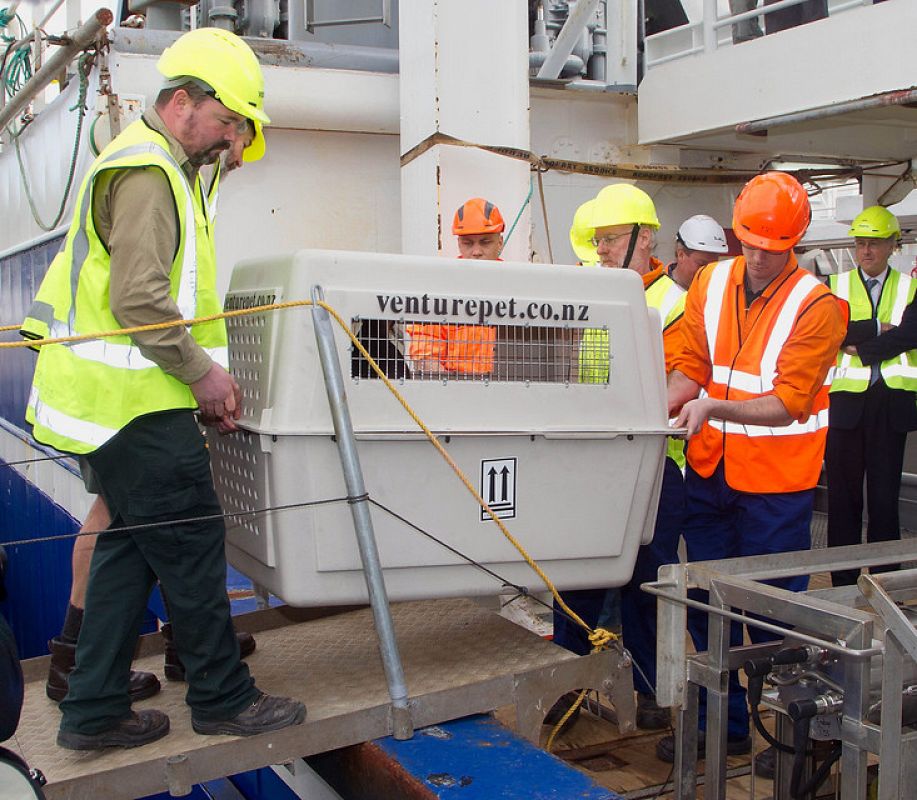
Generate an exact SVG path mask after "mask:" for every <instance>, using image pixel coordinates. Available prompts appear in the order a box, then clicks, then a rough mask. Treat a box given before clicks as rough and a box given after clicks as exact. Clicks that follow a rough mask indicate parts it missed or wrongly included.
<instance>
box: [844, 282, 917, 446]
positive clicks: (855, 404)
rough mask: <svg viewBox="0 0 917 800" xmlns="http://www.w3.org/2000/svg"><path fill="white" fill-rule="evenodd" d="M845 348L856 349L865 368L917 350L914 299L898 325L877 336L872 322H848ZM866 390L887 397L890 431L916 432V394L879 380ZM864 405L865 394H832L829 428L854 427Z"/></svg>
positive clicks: (869, 320) (916, 305)
mask: <svg viewBox="0 0 917 800" xmlns="http://www.w3.org/2000/svg"><path fill="white" fill-rule="evenodd" d="M847 345H855V346H856V348H857V353H858V354H859V356H860V360H861V361H862V362H863V364H865V365H866V366H872V365H873V364H878V363H880V362H882V361H885V360H886V359H889V358H894V357H895V356H899V355H901V353H904V352H906V351H908V350H914V349H915V348H917V299H915V300H914V302H912V303H911V304H910V305H908V307H907V308H906V309H904V314H903V315H902V317H901V324H900V325H898V326H897V327H896V328H892V329H891V330H890V331H886V332H885V333H882V334H879V335H878V336H877V335H876V321H875V320H874V319H864V320H856V321H852V322H850V323H849V324H848V326H847V338H846V339H844V343H843V345H842V346H845V347H846V346H847ZM869 391H870V392H883V393H884V394H885V395H886V398H885V399H886V401H887V407H886V408H887V412H888V422H889V427H891V429H892V430H896V431H902V432H903V431H913V430H917V395H915V393H914V392H905V391H902V390H900V389H889V388H888V387H887V386H886V385H885V382H884V381H883V380H882V379H881V378H880V379H879V382H878V384H876V385H875V386H872V387H871V388H870V390H869ZM864 403H865V392H832V393H831V408H830V412H829V413H830V424H831V426H832V427H835V428H841V429H844V430H850V429H852V428H855V427H857V426H858V425H859V424H860V419H861V417H862V414H863V405H864Z"/></svg>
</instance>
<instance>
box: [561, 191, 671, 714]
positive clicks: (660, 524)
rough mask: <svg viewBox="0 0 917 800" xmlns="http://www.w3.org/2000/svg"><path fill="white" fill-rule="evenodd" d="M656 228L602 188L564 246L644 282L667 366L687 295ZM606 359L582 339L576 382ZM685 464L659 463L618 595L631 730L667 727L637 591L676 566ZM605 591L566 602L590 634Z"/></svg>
mask: <svg viewBox="0 0 917 800" xmlns="http://www.w3.org/2000/svg"><path fill="white" fill-rule="evenodd" d="M658 229H659V218H658V217H657V216H656V207H655V205H654V204H653V200H652V198H651V197H650V196H649V195H648V194H647V193H646V192H644V191H643V190H642V189H639V188H637V187H636V186H632V185H630V184H627V183H615V184H612V185H610V186H606V187H605V188H604V189H602V190H601V191H600V192H599V193H598V194H597V195H596V196H595V197H594V198H593V199H591V200H588V201H587V202H585V203H584V204H583V205H581V206H580V207H579V209H578V210H577V212H576V214H575V215H574V219H573V225H572V226H571V228H570V243H571V245H572V246H573V249H574V251H575V252H576V254H577V256H578V257H579V258H580V260H581V261H582V262H583V263H584V264H598V265H599V266H601V267H605V268H611V269H630V270H633V271H634V272H636V273H638V274H639V275H640V276H641V277H642V279H643V285H644V290H645V292H646V302H647V305H648V306H649V307H651V308H655V309H656V310H657V311H658V312H659V320H660V324H661V327H662V337H663V343H664V348H665V352H666V364H667V365H668V364H669V362H670V354H673V353H675V352H677V350H678V349H679V347H680V342H681V338H680V323H681V317H682V315H683V313H684V304H685V301H684V298H685V291H684V289H682V288H681V287H680V286H679V285H678V284H677V283H675V281H673V280H672V279H671V278H670V277H669V275H668V273H667V271H666V269H665V266H664V265H663V264H662V262H661V261H659V260H658V259H656V258H654V257H653V246H654V244H655V236H656V231H657V230H658ZM596 354H601V357H590V356H594V355H596ZM607 354H608V332H607V331H603V330H598V329H590V330H586V331H584V332H583V340H582V344H581V347H580V369H579V377H580V380H581V381H582V382H584V383H603V382H605V381H607V380H608V355H607ZM683 463H684V448H683V446H682V443H681V442H675V441H673V442H672V443H671V445H670V447H669V455H668V457H667V458H666V462H665V471H664V473H663V484H662V494H661V496H660V501H659V512H658V514H657V517H656V528H655V533H654V536H653V541H652V542H651V543H650V544H648V545H644V546H643V547H641V548H640V550H639V552H638V555H637V561H636V563H635V565H634V574H633V577H632V579H631V582H630V583H629V584H628V585H627V586H625V587H624V588H623V589H622V590H621V624H622V629H623V633H624V643H625V646H626V647H627V648H628V649H629V650H630V651H631V653H632V655H633V659H634V665H635V669H634V686H635V687H636V689H637V725H638V726H639V727H641V728H644V729H649V730H660V729H666V728H668V727H669V726H670V725H671V716H670V714H669V711H668V709H665V708H660V707H659V706H658V704H657V703H656V698H655V693H656V692H655V683H656V610H655V609H656V604H655V600H654V599H653V597H652V596H651V595H648V594H646V593H644V592H641V591H640V588H639V585H640V583H642V582H646V581H651V580H655V579H656V575H657V570H658V568H659V566H660V565H661V564H669V563H675V562H677V561H678V538H679V535H680V533H681V521H682V517H683V515H684V506H685V494H684V481H683V480H682V474H681V468H680V465H682V464H683ZM604 592H605V590H602V589H584V590H580V591H575V592H567V593H565V595H564V597H565V600H566V601H567V602H568V604H570V605H571V607H572V608H573V609H574V610H575V611H576V612H577V613H578V614H580V616H582V617H583V619H585V620H586V621H587V622H588V623H589V624H590V625H592V626H593V627H594V626H595V625H596V624H597V623H598V622H599V616H600V614H601V613H602V607H603V605H604V603H605V600H606V598H605V593H604ZM554 624H555V630H554V641H555V643H557V644H560V645H562V646H564V647H566V648H567V649H569V650H572V651H573V652H576V653H580V654H584V653H587V652H589V649H590V648H589V643H588V641H587V640H586V639H585V638H584V637H583V636H582V635H581V633H580V631H579V628H577V627H576V626H572V625H570V624H569V622H568V621H567V620H566V619H565V618H564V617H563V616H562V615H560V614H555V623H554ZM557 710H558V711H559V710H560V709H557Z"/></svg>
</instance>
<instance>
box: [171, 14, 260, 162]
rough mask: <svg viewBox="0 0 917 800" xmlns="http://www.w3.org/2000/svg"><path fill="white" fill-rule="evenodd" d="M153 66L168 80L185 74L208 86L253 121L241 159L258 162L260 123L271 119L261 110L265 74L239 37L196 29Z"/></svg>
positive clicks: (219, 30)
mask: <svg viewBox="0 0 917 800" xmlns="http://www.w3.org/2000/svg"><path fill="white" fill-rule="evenodd" d="M156 67H157V69H158V70H159V71H160V72H161V73H162V74H163V75H164V76H165V77H166V78H167V79H168V80H170V81H174V80H175V79H178V78H183V77H188V78H195V79H197V80H199V81H203V82H204V83H206V84H207V85H208V86H210V87H211V88H212V89H213V94H214V98H215V99H217V100H219V101H220V102H221V103H222V104H223V105H224V106H226V108H228V109H229V110H230V111H235V112H236V114H240V115H241V116H243V117H247V118H248V119H250V120H251V121H252V123H253V124H254V128H255V138H254V139H253V140H252V143H251V144H250V145H249V146H248V147H246V148H245V151H244V152H243V153H242V158H243V159H244V160H245V161H257V160H258V159H259V158H261V157H262V156H263V155H264V133H263V131H262V126H263V125H267V124H269V123H270V121H271V120H270V118H269V117H268V115H267V114H265V113H264V75H262V73H261V66H260V64H258V59H257V57H256V56H255V54H254V52H253V51H252V49H251V48H250V47H249V46H248V45H247V44H246V43H245V42H244V41H243V40H242V39H241V38H240V37H238V36H236V35H235V34H234V33H230V32H229V31H225V30H222V29H221V28H198V29H197V30H194V31H190V32H189V33H186V34H184V35H182V36H180V37H179V38H178V39H176V40H175V43H174V44H173V45H172V46H171V47H167V48H166V49H165V50H164V51H163V53H162V55H161V56H160V57H159V61H158V62H157V63H156Z"/></svg>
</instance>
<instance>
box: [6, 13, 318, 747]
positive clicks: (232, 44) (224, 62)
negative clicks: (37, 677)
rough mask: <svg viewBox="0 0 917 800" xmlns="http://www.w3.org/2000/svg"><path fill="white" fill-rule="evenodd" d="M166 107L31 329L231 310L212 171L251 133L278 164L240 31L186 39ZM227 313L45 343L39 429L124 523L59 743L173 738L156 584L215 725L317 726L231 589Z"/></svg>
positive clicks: (96, 326)
mask: <svg viewBox="0 0 917 800" xmlns="http://www.w3.org/2000/svg"><path fill="white" fill-rule="evenodd" d="M157 67H158V69H159V71H160V72H161V73H162V74H163V76H164V77H165V78H166V84H165V86H164V88H163V89H162V91H161V92H160V93H159V95H158V97H157V99H156V102H155V106H154V108H152V109H149V110H148V111H147V112H145V113H144V115H143V118H142V119H141V120H138V121H137V122H135V123H133V124H132V125H130V126H128V127H127V128H126V129H125V130H124V131H123V132H122V133H121V134H120V135H119V136H118V137H116V138H115V139H114V140H113V141H112V142H111V144H109V145H108V146H107V147H106V148H105V149H104V150H103V151H102V153H101V154H100V155H99V157H98V158H97V159H96V161H95V162H94V164H93V165H92V167H91V168H90V171H89V174H88V175H87V177H86V178H85V179H84V181H83V183H82V186H81V188H80V192H79V195H78V197H77V201H76V213H75V215H74V219H73V222H72V223H71V227H70V230H69V232H68V234H67V238H66V240H65V242H64V245H63V247H62V249H61V251H60V253H59V254H58V255H57V257H56V258H55V260H54V261H53V262H52V264H51V266H50V267H49V269H48V273H47V275H46V276H45V279H44V281H43V282H42V285H41V287H40V289H39V291H38V295H37V297H36V300H35V302H34V303H33V306H32V309H31V310H30V312H29V318H28V319H27V320H26V322H25V323H24V326H23V333H24V334H25V335H28V336H33V337H46V336H49V335H50V336H59V335H81V334H91V333H95V332H97V331H106V330H113V329H117V328H120V327H122V326H135V325H143V324H147V323H154V322H162V321H171V320H179V319H192V318H195V317H201V316H208V315H211V314H214V313H217V312H219V311H220V310H221V303H220V300H219V297H218V295H217V291H216V258H215V253H214V240H213V226H212V224H211V221H212V205H213V202H214V199H215V198H214V192H215V189H216V185H215V184H214V185H213V186H212V187H211V191H210V195H209V196H208V192H207V190H206V189H205V188H204V186H203V183H202V181H201V177H200V175H199V170H200V168H201V167H202V166H204V165H206V164H212V163H213V162H214V161H216V160H217V159H218V158H219V157H220V154H221V153H223V152H224V151H232V150H233V149H234V147H236V145H237V140H238V139H239V138H240V137H242V136H245V135H246V133H247V132H248V131H249V121H250V122H251V124H252V126H253V129H254V138H253V139H252V142H251V144H250V145H249V147H247V148H245V150H244V153H243V158H244V159H245V160H248V161H253V160H257V159H259V158H260V157H261V156H262V155H263V154H264V135H263V133H262V125H264V124H267V123H268V122H269V121H270V120H269V119H268V117H267V115H266V114H265V113H264V110H263V102H264V78H263V76H262V73H261V68H260V66H259V64H258V61H257V58H256V56H255V54H254V53H253V52H252V51H251V49H250V48H249V47H248V45H247V44H245V42H244V41H243V40H242V39H240V38H239V37H237V36H235V35H234V34H232V33H229V32H228V31H224V30H218V29H216V28H200V29H198V30H195V31H192V32H190V33H187V34H184V35H183V36H181V37H180V38H179V39H177V40H176V41H175V42H174V43H173V44H172V45H171V46H170V47H169V48H167V49H166V50H165V51H164V52H163V54H162V56H161V57H160V59H159V62H158V63H157ZM227 355H228V347H227V335H226V327H225V324H224V323H223V321H222V320H218V321H212V322H209V323H206V324H203V325H195V326H193V327H192V328H190V329H188V328H186V327H184V326H179V327H172V328H167V329H164V330H160V331H155V332H147V333H138V334H134V335H132V336H127V335H119V336H112V337H106V338H105V339H104V341H102V340H98V339H88V340H85V341H79V342H76V343H74V344H72V345H67V346H63V345H49V346H45V347H42V348H41V350H40V353H39V357H38V362H37V365H36V369H35V377H34V380H33V386H32V392H31V395H30V398H29V405H28V409H27V414H26V416H27V419H28V421H29V422H30V423H32V425H33V433H34V436H35V438H36V439H37V440H38V441H40V442H43V443H45V444H48V445H51V446H52V447H55V448H56V449H58V450H60V451H62V452H68V453H74V454H76V455H80V456H83V457H84V458H85V459H86V461H87V462H88V464H89V466H90V467H91V468H92V471H93V473H94V474H95V476H96V477H97V478H98V484H99V489H100V493H101V495H102V497H103V498H104V500H105V505H106V507H107V508H108V510H109V512H110V514H111V518H112V521H111V527H112V528H114V529H116V528H120V527H124V526H127V527H131V526H137V525H140V526H143V528H142V530H131V531H127V532H124V533H117V532H111V533H103V534H101V535H100V536H99V537H98V539H97V541H96V546H95V551H94V553H93V556H92V566H91V570H90V579H89V584H88V588H87V592H86V607H85V612H86V613H85V616H84V618H83V622H82V628H81V630H80V635H79V640H78V643H77V650H76V669H75V670H74V671H73V673H72V674H71V675H70V678H69V691H68V693H67V695H66V697H65V698H64V700H63V702H62V703H61V711H62V713H63V717H62V719H61V726H60V731H59V733H58V739H57V742H58V745H59V746H61V747H64V748H67V749H70V750H98V749H102V748H106V747H136V746H139V745H143V744H147V743H149V742H153V741H155V740H157V739H159V738H161V737H163V736H165V735H166V734H167V733H168V732H169V718H168V717H167V716H166V715H165V714H163V713H162V712H160V711H156V710H153V709H144V710H142V711H139V712H134V711H132V710H131V697H130V694H129V672H130V663H131V658H132V656H133V652H134V645H135V643H136V640H137V635H138V632H139V627H140V622H141V619H142V616H143V612H144V609H145V606H146V601H147V598H148V596H149V592H150V589H151V588H152V586H153V583H154V582H155V581H156V580H157V579H158V580H159V582H160V584H161V586H162V588H163V591H164V593H165V595H166V596H167V597H168V600H169V607H170V613H171V623H172V632H173V637H174V642H175V646H176V648H177V650H178V653H179V655H180V657H181V661H182V663H183V665H184V668H185V673H186V677H187V681H188V691H187V694H186V702H187V703H188V705H189V706H190V707H191V725H192V728H193V729H194V730H195V732H197V733H200V734H229V735H252V734H258V733H263V732H266V731H273V730H277V729H279V728H283V727H286V726H289V725H295V724H299V723H301V722H302V721H303V719H304V718H305V713H306V710H305V706H304V705H303V704H302V703H300V702H299V701H297V700H294V699H291V698H286V697H272V696H270V695H266V694H264V693H263V692H261V691H259V690H258V689H257V688H256V687H255V685H254V681H253V679H252V677H251V675H250V674H249V671H248V668H247V666H246V665H245V664H244V663H243V662H242V661H241V660H240V657H239V644H238V642H237V640H236V637H235V635H234V632H233V626H232V619H231V617H230V613H229V600H228V598H227V596H226V586H225V581H226V556H225V549H224V548H225V526H224V523H223V521H222V517H221V508H220V503H219V500H218V499H217V496H216V492H215V490H214V486H213V477H212V475H211V472H210V458H209V455H208V452H207V448H206V446H205V442H204V439H203V436H202V434H201V431H200V429H199V428H198V425H197V422H196V421H195V418H194V412H195V410H197V411H198V412H199V413H200V419H201V421H202V422H203V423H204V424H207V425H212V426H214V427H216V428H217V429H218V430H220V431H221V432H231V431H233V430H236V421H237V420H238V419H239V418H240V415H241V392H240V390H239V386H238V384H237V383H236V382H235V380H234V379H233V378H232V376H231V375H230V374H229V373H228V372H227V370H226V366H227Z"/></svg>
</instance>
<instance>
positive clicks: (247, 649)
mask: <svg viewBox="0 0 917 800" xmlns="http://www.w3.org/2000/svg"><path fill="white" fill-rule="evenodd" d="M160 633H162V638H163V640H164V641H165V643H166V647H165V657H166V663H165V673H166V680H167V681H183V680H184V679H185V665H184V664H182V663H181V659H180V658H179V657H178V649H177V648H176V647H175V644H174V643H173V641H172V625H171V623H169V622H166V623H164V624H163V626H162V628H160ZM236 639H237V640H238V642H239V657H240V658H248V656H250V655H251V654H252V653H254V652H255V647H256V644H255V637H254V636H252V635H251V634H250V633H245V632H244V631H236Z"/></svg>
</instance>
